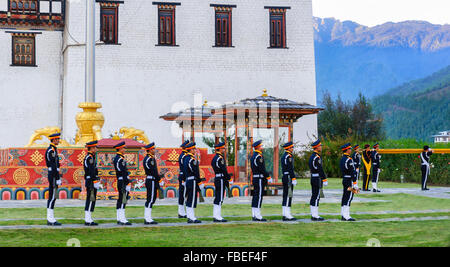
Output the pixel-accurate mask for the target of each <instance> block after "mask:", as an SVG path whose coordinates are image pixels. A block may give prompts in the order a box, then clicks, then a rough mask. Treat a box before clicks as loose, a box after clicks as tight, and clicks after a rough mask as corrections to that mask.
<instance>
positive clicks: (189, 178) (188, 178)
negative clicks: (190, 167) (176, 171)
mask: <svg viewBox="0 0 450 267" xmlns="http://www.w3.org/2000/svg"><path fill="white" fill-rule="evenodd" d="M194 179H195V177H194V176H189V177H187V178H186V181H187V180H194Z"/></svg>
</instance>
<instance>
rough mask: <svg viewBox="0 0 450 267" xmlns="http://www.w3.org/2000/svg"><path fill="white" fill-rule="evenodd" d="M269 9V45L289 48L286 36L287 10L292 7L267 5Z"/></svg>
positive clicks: (270, 46)
mask: <svg viewBox="0 0 450 267" xmlns="http://www.w3.org/2000/svg"><path fill="white" fill-rule="evenodd" d="M265 8H267V9H269V47H268V48H288V47H287V36H286V10H287V9H290V7H265Z"/></svg>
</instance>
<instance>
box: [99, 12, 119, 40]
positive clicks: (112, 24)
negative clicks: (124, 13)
mask: <svg viewBox="0 0 450 267" xmlns="http://www.w3.org/2000/svg"><path fill="white" fill-rule="evenodd" d="M118 12H119V8H118V7H117V6H116V7H105V6H103V5H101V9H100V18H101V20H100V31H101V32H100V40H101V41H103V42H104V43H106V44H117V43H118V34H117V32H118Z"/></svg>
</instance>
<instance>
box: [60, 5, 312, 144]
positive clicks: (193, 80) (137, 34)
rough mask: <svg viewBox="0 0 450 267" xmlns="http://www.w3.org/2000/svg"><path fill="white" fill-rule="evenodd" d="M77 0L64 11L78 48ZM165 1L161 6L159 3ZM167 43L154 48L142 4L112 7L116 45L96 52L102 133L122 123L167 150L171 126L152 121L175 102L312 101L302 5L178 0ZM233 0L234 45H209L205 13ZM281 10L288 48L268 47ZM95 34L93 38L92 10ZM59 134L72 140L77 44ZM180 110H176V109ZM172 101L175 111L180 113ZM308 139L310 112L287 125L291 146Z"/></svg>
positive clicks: (153, 25) (209, 16)
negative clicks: (272, 14) (171, 41)
mask: <svg viewBox="0 0 450 267" xmlns="http://www.w3.org/2000/svg"><path fill="white" fill-rule="evenodd" d="M84 2H85V1H69V2H68V5H67V12H68V14H67V28H68V29H69V32H70V36H72V37H73V39H74V40H73V39H72V38H70V37H68V35H67V34H66V37H67V41H68V44H76V43H77V42H78V43H84V40H85V36H84V35H85V33H84V28H85V25H84V22H85V7H84V5H85V3H84ZM168 2H169V1H168ZM172 2H180V3H181V6H177V7H176V43H177V45H179V46H177V47H161V46H155V44H157V42H158V40H157V36H158V35H157V29H158V25H157V10H158V8H157V6H156V5H152V1H142V0H127V1H125V3H124V4H122V5H120V7H119V43H120V45H97V46H96V101H97V102H100V103H102V105H103V108H102V109H101V110H100V111H101V112H103V114H104V115H105V118H106V122H105V125H104V127H103V136H104V137H108V136H109V135H110V134H112V133H114V131H118V130H119V128H120V127H122V126H129V127H135V128H138V129H142V130H144V131H145V132H146V133H147V135H148V136H149V138H150V139H151V140H154V141H155V142H156V143H157V145H158V146H174V145H178V144H179V143H180V138H178V137H174V136H172V134H171V132H170V128H171V123H170V122H166V121H164V120H162V119H160V118H159V116H161V115H163V114H165V113H167V112H170V111H173V110H172V106H174V105H175V103H180V102H185V105H184V107H187V106H191V105H193V104H194V97H193V94H194V93H196V92H199V93H201V94H202V95H203V97H204V99H206V100H208V102H218V103H222V104H223V103H226V102H232V101H237V100H240V99H243V98H248V97H256V96H259V95H261V93H262V90H263V89H264V88H266V89H267V90H268V93H269V95H273V96H276V97H282V98H289V99H292V100H296V101H299V102H306V103H309V104H313V105H315V104H316V90H315V66H314V48H313V45H314V42H313V28H312V4H311V0H258V1H255V0H235V1H216V0H211V1H205V0H178V1H172ZM212 3H217V4H235V5H237V7H236V8H234V9H233V13H232V20H233V24H232V27H233V36H232V39H233V46H234V48H215V47H213V45H214V42H215V41H214V14H215V13H214V8H213V7H210V4H212ZM264 6H290V7H291V9H289V10H287V15H286V18H287V23H286V24H287V25H286V29H287V46H288V47H289V48H288V49H268V48H267V47H268V46H269V10H268V9H264ZM96 8H97V10H96V11H97V16H96V34H97V39H99V31H100V30H99V16H100V15H99V10H100V7H99V5H98V4H97V6H96ZM65 60H66V62H65V63H66V65H65V74H66V78H65V83H64V136H65V137H66V139H70V138H72V137H73V136H74V135H75V131H76V124H75V120H74V118H75V115H76V113H77V112H79V111H80V109H79V108H78V107H77V105H78V104H79V103H80V102H82V101H84V46H70V47H68V48H67V49H66V52H65ZM181 106H182V105H181ZM181 106H180V105H178V107H181ZM316 134H317V119H316V116H305V117H304V118H301V119H300V120H299V122H298V123H297V124H296V126H295V136H294V138H295V139H296V140H302V141H310V140H309V139H306V137H307V136H308V135H309V136H311V135H316Z"/></svg>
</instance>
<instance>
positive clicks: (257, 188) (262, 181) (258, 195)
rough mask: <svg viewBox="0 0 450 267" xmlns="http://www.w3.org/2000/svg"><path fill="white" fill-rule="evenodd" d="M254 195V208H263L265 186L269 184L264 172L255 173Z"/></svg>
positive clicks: (253, 182)
mask: <svg viewBox="0 0 450 267" xmlns="http://www.w3.org/2000/svg"><path fill="white" fill-rule="evenodd" d="M252 184H253V197H252V208H258V209H260V208H261V204H262V200H263V196H264V192H265V187H266V185H267V179H266V178H265V177H264V176H263V175H262V174H256V175H253V181H252Z"/></svg>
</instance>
